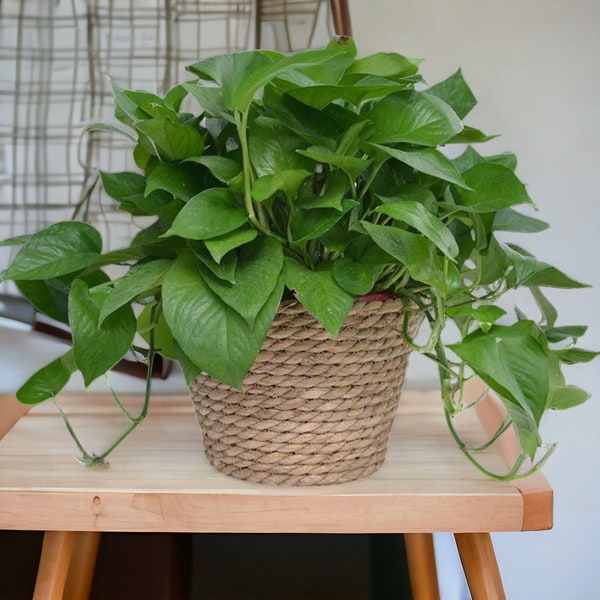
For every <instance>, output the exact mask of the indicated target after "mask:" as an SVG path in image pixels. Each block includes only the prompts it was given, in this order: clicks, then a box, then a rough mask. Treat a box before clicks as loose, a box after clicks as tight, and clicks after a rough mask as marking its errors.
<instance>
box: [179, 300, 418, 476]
mask: <svg viewBox="0 0 600 600" xmlns="http://www.w3.org/2000/svg"><path fill="white" fill-rule="evenodd" d="M402 307H403V304H402V301H401V300H399V299H388V300H385V301H381V300H376V301H367V302H357V303H356V304H355V306H354V307H353V309H352V311H351V313H350V315H349V316H348V319H347V321H346V324H345V325H344V327H343V328H342V331H341V332H340V335H339V337H338V338H337V339H336V340H332V339H331V338H330V337H329V335H328V334H327V333H326V332H325V330H324V329H323V328H322V326H321V325H320V324H319V323H318V322H316V321H315V319H314V318H313V317H312V316H311V315H310V314H308V313H307V312H306V310H305V309H304V308H303V307H302V306H301V305H300V304H299V303H298V302H296V301H286V302H284V303H282V305H281V307H280V310H279V312H278V314H277V317H276V319H275V321H274V323H273V325H272V327H271V329H270V331H269V334H268V336H267V339H266V341H265V343H264V345H263V348H262V350H261V351H260V353H259V355H258V358H257V360H256V362H255V363H254V366H253V367H252V369H251V371H250V372H249V374H248V376H247V377H246V379H245V380H244V392H240V391H238V390H236V389H233V388H231V387H229V386H227V385H224V384H222V383H220V382H218V381H216V380H215V379H213V378H212V377H210V376H208V375H205V374H202V375H200V376H198V377H197V378H196V379H195V380H194V381H192V383H191V385H190V390H191V395H192V401H193V404H194V408H195V410H196V415H197V417H198V421H199V423H200V427H201V429H202V433H203V441H204V448H205V451H206V456H207V457H208V460H209V461H210V462H211V464H212V465H213V466H214V468H215V469H217V470H218V471H220V472H222V473H225V474H227V475H230V476H232V477H236V478H238V479H244V480H248V481H253V482H258V483H270V484H278V485H323V484H333V483H342V482H345V481H352V480H355V479H359V478H361V477H366V476H367V475H370V474H371V473H373V472H375V471H377V469H379V468H380V467H381V465H382V463H383V461H384V458H385V454H386V451H387V442H388V437H389V432H390V428H391V426H392V421H393V419H394V416H395V413H396V410H397V407H398V399H399V396H400V391H401V388H402V385H403V381H404V375H405V372H406V368H407V365H408V357H409V354H410V348H409V347H408V346H406V345H405V344H404V341H403V336H402V328H403V321H404V315H403V310H402Z"/></svg>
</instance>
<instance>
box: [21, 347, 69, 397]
mask: <svg viewBox="0 0 600 600" xmlns="http://www.w3.org/2000/svg"><path fill="white" fill-rule="evenodd" d="M76 370H77V365H76V364H75V357H74V353H73V349H72V348H71V349H69V350H68V351H67V352H66V353H65V354H63V355H62V356H60V357H59V358H57V359H56V360H53V361H52V362H51V363H50V364H48V365H46V366H45V367H42V368H41V369H40V370H39V371H37V372H36V373H34V374H33V375H32V376H31V377H30V378H29V379H28V380H27V381H26V382H25V383H24V384H23V385H22V386H21V387H20V388H19V389H18V390H17V399H18V400H19V402H23V404H38V403H39V402H43V401H44V400H47V399H48V398H53V397H55V396H56V395H57V394H58V393H59V392H60V391H61V390H62V389H63V388H64V387H65V385H67V383H68V381H69V379H70V378H71V375H72V374H73V373H74V372H75V371H76Z"/></svg>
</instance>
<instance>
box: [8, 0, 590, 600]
mask: <svg viewBox="0 0 600 600" xmlns="http://www.w3.org/2000/svg"><path fill="white" fill-rule="evenodd" d="M350 4H351V10H352V18H353V26H354V34H355V37H356V40H357V43H358V46H359V49H360V51H361V53H362V54H366V53H370V52H374V51H378V50H384V51H397V52H401V53H404V54H406V55H408V56H413V57H424V58H426V59H427V61H426V62H425V64H424V65H423V72H424V73H425V75H426V77H427V79H428V80H429V81H430V82H431V83H435V82H436V81H438V80H439V79H443V78H444V77H446V76H447V75H450V74H451V73H452V72H454V70H455V69H456V68H457V67H458V66H461V67H462V68H463V72H464V75H465V77H466V78H467V80H468V81H469V83H470V84H471V87H472V88H473V90H474V92H475V95H476V96H477V97H478V99H479V101H480V105H479V106H478V107H477V108H476V109H475V110H474V111H473V113H472V115H471V117H470V122H471V123H472V124H473V125H475V126H479V127H480V128H482V129H484V130H485V131H486V132H489V133H498V132H500V133H502V137H501V138H500V139H499V140H496V141H494V142H492V143H491V144H489V145H488V146H489V152H490V153H493V152H496V151H502V150H512V151H514V152H516V153H517V155H518V157H519V159H520V161H519V175H520V176H521V178H522V179H523V180H524V181H525V182H527V183H528V186H529V191H530V194H531V196H532V197H533V198H534V200H535V201H536V202H537V204H538V206H539V207H540V213H539V216H540V218H543V219H545V220H547V221H549V222H550V223H551V225H552V228H551V230H550V231H549V232H545V233H542V234H538V235H537V236H529V239H528V240H527V247H528V248H529V249H530V250H532V251H533V252H534V253H535V254H536V255H538V256H539V257H540V258H543V259H544V260H546V261H548V262H550V263H552V264H554V265H555V266H557V267H559V268H562V269H564V270H566V271H567V272H568V273H569V274H570V275H572V276H573V277H575V278H578V279H581V280H584V281H586V282H588V283H591V284H593V285H594V286H595V289H590V290H584V291H577V292H568V293H562V292H556V293H552V294H551V297H552V299H553V300H554V301H555V303H556V304H557V306H558V307H559V310H560V312H561V315H562V320H563V323H564V324H573V323H581V322H584V323H587V324H589V325H590V331H589V334H588V337H587V339H586V345H587V346H589V347H592V348H600V312H599V311H598V310H597V307H598V306H600V293H599V292H598V286H599V285H600V269H599V267H598V261H599V260H600V236H598V235H597V233H596V228H597V224H598V222H599V220H600V219H599V217H600V209H599V208H598V206H599V201H598V199H597V198H596V194H597V190H600V166H599V164H600V163H599V162H598V161H599V159H600V136H599V134H600V110H599V109H598V107H600V84H599V83H598V81H599V78H598V76H599V75H600V72H599V68H598V62H597V61H598V59H599V58H600V35H598V31H597V30H598V27H597V24H598V23H599V22H600V3H598V2H596V1H595V0H571V2H563V1H561V0H504V1H503V2H490V1H489V0H453V1H452V2H449V1H448V0H401V1H399V0H370V1H367V0H351V2H350ZM29 342H30V340H29V338H28V336H26V334H24V333H20V332H11V331H10V330H7V329H3V328H1V327H0V392H3V391H4V392H6V391H12V390H15V389H16V388H17V387H18V385H19V384H20V383H21V382H22V380H23V376H24V374H25V373H29V372H32V371H34V370H35V369H36V368H37V367H38V366H41V365H43V364H45V363H46V362H47V360H48V359H49V357H50V355H56V354H59V353H60V352H61V349H60V348H59V347H55V346H54V345H53V344H52V345H42V344H41V342H36V352H35V353H32V352H31V349H30V348H31V345H30V343H29ZM44 354H45V355H46V356H44ZM433 377H434V376H433V374H432V371H431V369H430V368H429V366H428V365H427V363H425V362H423V361H419V360H414V361H413V365H412V367H411V372H410V378H409V384H411V385H413V386H416V385H420V386H423V385H428V384H429V382H430V381H432V380H433ZM114 382H115V383H116V385H117V387H125V386H126V385H128V382H127V380H126V379H125V378H118V377H115V381H114ZM571 382H572V383H574V384H577V385H580V386H582V387H585V388H586V389H588V390H590V391H594V390H595V389H597V388H598V387H600V377H599V371H598V366H597V364H593V365H591V366H590V365H588V366H583V367H578V368H577V369H574V370H572V372H571ZM168 386H171V387H173V386H174V387H175V388H177V389H182V384H181V381H180V380H171V382H170V383H169V384H168ZM163 387H164V386H163ZM551 417H558V418H549V419H548V420H547V422H546V424H545V429H544V431H545V436H546V438H548V439H549V440H559V441H560V446H559V449H558V450H557V451H556V453H555V455H554V457H553V458H552V459H551V461H550V463H549V465H548V466H547V468H546V469H545V472H546V473H547V475H548V477H549V479H550V481H551V483H552V484H553V487H554V489H555V498H556V500H555V507H556V511H555V527H554V529H553V530H552V531H550V532H542V533H531V534H502V535H496V536H495V545H496V550H497V554H498V560H499V563H500V568H501V570H502V572H503V576H504V582H505V586H506V591H507V596H508V598H510V599H511V600H531V599H538V598H540V599H541V598H543V599H544V600H563V599H564V598H569V599H572V600H580V599H581V600H587V599H591V598H594V597H597V594H598V592H597V590H598V589H600V568H599V567H600V561H599V560H598V551H597V549H596V544H597V542H598V540H599V539H600V517H598V516H597V508H596V507H597V506H598V505H600V478H599V477H598V475H597V474H598V472H599V471H600V453H599V452H597V449H596V448H595V439H596V437H597V423H599V422H600V403H599V402H598V399H597V398H592V400H591V401H590V402H589V403H588V404H587V405H585V406H583V407H580V408H577V409H574V410H573V411H571V412H568V413H564V414H560V415H551ZM459 598H461V592H460V586H455V584H454V583H451V582H448V583H446V584H445V589H444V600H458V599H459Z"/></svg>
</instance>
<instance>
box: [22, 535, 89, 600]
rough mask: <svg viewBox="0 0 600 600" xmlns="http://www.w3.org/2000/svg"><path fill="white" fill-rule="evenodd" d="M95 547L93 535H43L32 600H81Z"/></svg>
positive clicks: (87, 588) (85, 595)
mask: <svg viewBox="0 0 600 600" xmlns="http://www.w3.org/2000/svg"><path fill="white" fill-rule="evenodd" d="M99 543H100V534H99V533H96V532H89V531H46V533H45V534H44V543H43V544H42V553H41V556H40V564H39V567H38V574H37V579H36V582H35V591H34V593H33V600H67V599H69V600H85V599H86V598H87V597H88V596H89V593H90V590H91V586H92V579H93V576H94V565H95V563H96V554H97V552H98V544H99Z"/></svg>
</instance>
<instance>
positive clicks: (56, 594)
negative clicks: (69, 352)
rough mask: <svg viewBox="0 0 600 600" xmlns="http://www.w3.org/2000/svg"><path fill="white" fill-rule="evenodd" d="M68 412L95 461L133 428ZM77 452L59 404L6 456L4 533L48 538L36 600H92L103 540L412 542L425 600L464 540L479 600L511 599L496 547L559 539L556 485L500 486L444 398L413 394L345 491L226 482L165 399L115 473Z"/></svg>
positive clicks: (91, 401)
mask: <svg viewBox="0 0 600 600" xmlns="http://www.w3.org/2000/svg"><path fill="white" fill-rule="evenodd" d="M474 387H475V388H477V384H475V386H474ZM478 391H479V390H478V389H473V390H471V394H476V393H478ZM491 400H493V399H491ZM128 401H129V402H133V403H136V402H141V399H139V398H129V399H128ZM14 402H15V401H14V399H13V398H11V397H7V396H5V397H0V406H4V407H9V406H11V405H12V406H13V410H15V406H16V405H15V404H14ZM62 404H63V406H64V408H65V409H66V411H67V412H68V413H69V415H71V417H72V421H73V424H74V425H75V427H76V429H77V431H78V432H79V434H80V437H81V439H82V440H83V441H84V443H85V444H86V445H87V447H88V449H90V448H92V449H93V448H96V449H102V448H103V447H104V446H105V445H106V443H107V442H108V441H110V439H111V438H113V437H114V436H115V434H116V433H117V432H118V431H120V429H121V428H123V427H124V425H125V424H124V423H123V420H122V416H121V415H118V414H117V413H116V412H115V409H114V408H113V405H112V403H111V400H110V399H109V398H108V397H106V396H104V395H96V394H89V393H85V394H74V395H67V396H64V397H63V399H62ZM5 410H6V412H7V414H8V413H9V412H10V410H8V409H5ZM16 410H21V409H19V408H16ZM469 412H471V413H473V412H474V411H469ZM479 413H480V419H481V420H482V422H483V423H484V425H485V426H486V427H487V428H491V427H493V425H494V423H495V422H497V421H498V419H501V415H500V414H499V413H498V412H497V406H496V404H494V403H493V402H491V401H490V402H489V403H488V401H487V400H486V402H484V403H481V408H480V410H479ZM10 420H11V418H10V417H6V419H5V427H4V429H8V427H9V425H10ZM12 420H14V418H13V419H12ZM459 427H460V430H461V432H462V433H463V435H465V436H466V437H468V438H469V439H470V440H472V441H473V442H476V441H478V440H480V441H483V439H484V437H485V436H484V433H483V429H482V427H481V423H480V422H479V420H478V419H477V418H476V417H475V416H474V415H471V416H467V417H466V418H464V419H462V418H461V422H460V425H459ZM2 433H3V432H2V431H1V430H0V436H1V435H2ZM501 446H502V448H501V450H502V453H503V454H504V457H503V456H502V454H501V453H500V452H499V451H497V450H496V451H487V452H486V454H487V456H486V460H487V461H488V463H489V464H490V466H492V467H496V468H502V467H503V464H504V460H505V459H508V460H510V458H511V453H514V451H515V448H514V440H513V439H511V437H510V435H509V436H504V438H503V440H502V444H501ZM75 451H76V449H75V446H74V444H73V442H72V441H71V438H70V437H69V436H68V434H67V433H66V431H65V429H64V425H63V423H62V420H61V419H60V418H59V417H58V415H57V412H56V409H55V407H54V405H53V404H50V403H46V404H42V405H39V406H36V407H34V408H33V409H32V410H31V411H30V412H29V413H27V414H26V415H25V416H23V417H22V418H21V419H20V420H18V421H17V423H16V424H15V425H14V427H12V428H11V429H10V431H8V433H7V434H6V435H5V437H4V439H2V441H1V442H0V528H2V529H11V530H43V531H45V532H46V534H45V538H44V546H43V549H42V557H41V561H40V568H39V572H38V580H37V583H36V595H35V598H36V599H42V598H44V599H46V598H57V599H58V598H63V597H65V598H67V597H70V598H78V599H79V598H85V597H86V595H87V593H88V591H89V587H90V585H91V579H92V574H93V566H94V561H95V552H96V549H97V544H98V541H99V535H100V532H103V531H127V532H213V533H214V532H237V533H257V532H262V533H404V534H406V536H405V540H406V544H407V554H408V559H409V572H410V576H411V585H412V587H413V593H414V597H415V598H416V599H417V600H419V599H429V598H431V599H434V598H439V595H438V591H437V579H436V576H435V565H434V562H433V544H432V536H431V533H432V532H438V531H446V532H453V533H454V534H455V538H456V541H457V545H458V549H459V553H460V556H461V560H462V562H463V567H464V569H465V574H466V576H467V581H468V583H469V587H470V589H471V593H472V596H473V598H474V599H475V600H479V599H484V598H486V599H487V598H490V599H492V598H493V599H496V598H504V592H503V589H502V582H501V579H500V574H499V572H498V567H497V564H496V559H495V556H494V551H493V548H492V544H491V540H490V535H489V533H490V532H495V531H524V530H540V529H549V528H550V527H551V526H552V490H551V488H550V486H549V485H548V483H547V481H546V480H545V478H544V477H543V476H542V475H541V474H537V475H535V476H533V477H531V478H529V479H526V480H524V481H521V482H517V483H513V484H502V483H498V482H495V481H492V480H489V479H487V478H486V477H485V476H483V475H482V474H481V473H480V472H479V471H478V470H476V469H475V468H474V467H473V466H472V465H471V464H470V463H469V462H468V461H467V460H466V458H465V457H464V456H463V455H462V453H461V452H460V450H458V449H457V447H456V445H455V443H454V441H453V440H452V438H451V436H450V434H449V433H448V431H447V428H446V424H445V421H444V417H443V413H442V407H441V401H440V399H439V395H438V393H437V392H416V391H410V392H405V393H404V395H403V396H402V398H401V402H400V409H399V413H398V417H397V419H396V421H395V424H394V427H393V432H392V438H391V441H390V448H389V454H388V458H387V460H386V462H385V464H384V466H383V467H382V469H381V470H380V471H379V472H377V473H376V474H374V475H372V476H371V477H368V478H366V479H363V480H360V481H356V482H352V483H345V484H340V485H333V486H325V487H307V488H280V487H273V486H264V485H255V484H249V483H245V482H242V481H237V480H235V479H231V478H229V477H226V476H224V475H221V474H219V473H217V472H216V471H214V470H213V469H212V467H211V466H210V465H209V464H208V462H207V460H206V459H205V457H204V455H203V452H202V442H201V437H200V433H199V427H198V425H197V423H196V421H195V416H194V414H193V411H192V409H191V404H190V401H189V399H188V398H187V397H185V396H169V397H157V398H154V399H153V401H152V404H151V414H150V416H149V417H148V419H147V421H146V422H144V423H143V424H142V425H141V426H140V428H139V429H138V430H137V431H136V432H134V434H133V435H132V436H131V438H130V439H128V440H127V441H126V442H125V443H124V444H123V445H122V446H121V447H120V448H119V449H118V450H117V451H116V452H115V453H114V454H113V455H112V457H111V461H110V462H111V466H110V468H109V469H96V470H91V469H85V468H84V467H81V466H79V465H78V464H77V463H76V462H75V461H74V460H73V458H72V455H73V454H74V453H75ZM74 548H75V549H76V551H75V550H74ZM69 567H70V569H69ZM63 594H64V596H63Z"/></svg>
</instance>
